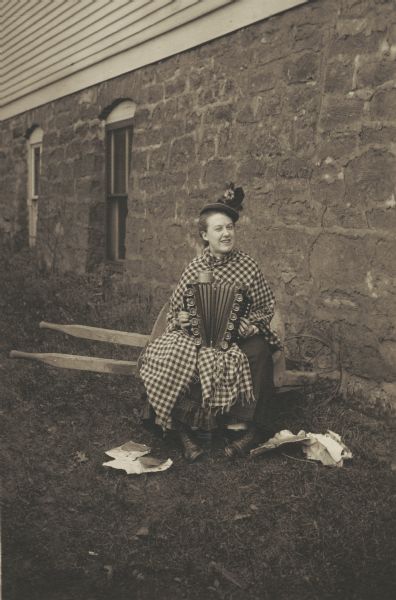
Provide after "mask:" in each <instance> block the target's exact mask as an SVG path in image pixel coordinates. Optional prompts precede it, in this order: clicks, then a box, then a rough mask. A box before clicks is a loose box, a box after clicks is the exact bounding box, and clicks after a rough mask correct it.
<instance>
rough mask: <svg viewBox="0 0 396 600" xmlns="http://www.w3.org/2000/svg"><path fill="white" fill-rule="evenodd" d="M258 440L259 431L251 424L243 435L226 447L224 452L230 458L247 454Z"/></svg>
mask: <svg viewBox="0 0 396 600" xmlns="http://www.w3.org/2000/svg"><path fill="white" fill-rule="evenodd" d="M258 440H259V435H258V431H257V429H256V427H253V426H251V427H249V429H248V430H247V432H246V433H244V434H243V435H242V437H240V438H239V439H237V440H234V441H233V442H231V443H230V444H228V446H226V447H225V448H224V453H225V455H226V456H227V457H228V458H235V457H237V456H246V455H247V454H248V453H249V451H250V450H251V449H252V448H254V446H255V445H256V444H257V442H258Z"/></svg>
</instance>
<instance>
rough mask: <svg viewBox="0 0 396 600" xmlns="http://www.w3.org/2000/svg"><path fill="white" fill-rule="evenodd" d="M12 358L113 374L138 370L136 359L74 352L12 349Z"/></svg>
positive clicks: (128, 373)
mask: <svg viewBox="0 0 396 600" xmlns="http://www.w3.org/2000/svg"><path fill="white" fill-rule="evenodd" d="M10 358H27V359H29V360H35V361H38V362H43V363H45V364H47V365H50V366H51V367H57V368H59V369H76V370H78V371H92V372H94V373H111V374H112V375H134V374H136V372H137V363H136V361H129V360H114V359H111V358H95V357H92V356H77V355H73V354H57V353H39V352H20V351H18V350H11V352H10Z"/></svg>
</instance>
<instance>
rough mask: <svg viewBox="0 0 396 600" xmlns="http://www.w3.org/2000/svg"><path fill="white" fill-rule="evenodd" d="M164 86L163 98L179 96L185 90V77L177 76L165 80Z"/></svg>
mask: <svg viewBox="0 0 396 600" xmlns="http://www.w3.org/2000/svg"><path fill="white" fill-rule="evenodd" d="M164 87H165V99H166V98H170V97H172V96H179V94H183V93H184V92H185V91H186V87H187V79H186V78H184V77H177V78H175V79H173V80H170V81H167V82H166V83H165V84H164Z"/></svg>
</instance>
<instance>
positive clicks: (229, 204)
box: [199, 183, 245, 223]
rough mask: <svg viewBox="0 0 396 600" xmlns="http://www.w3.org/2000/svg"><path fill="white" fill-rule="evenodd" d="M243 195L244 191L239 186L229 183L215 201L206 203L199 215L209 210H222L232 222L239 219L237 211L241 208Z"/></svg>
mask: <svg viewBox="0 0 396 600" xmlns="http://www.w3.org/2000/svg"><path fill="white" fill-rule="evenodd" d="M244 197H245V193H244V191H243V189H242V188H241V187H238V188H236V187H235V185H234V184H233V183H230V184H229V185H228V186H227V188H226V190H225V192H224V194H223V196H222V197H221V198H219V199H218V200H217V201H216V202H212V203H211V204H206V206H204V207H203V208H202V209H201V211H200V213H199V215H200V216H201V215H203V214H204V213H206V212H209V211H215V212H222V213H224V214H226V215H228V216H229V217H230V218H231V219H232V220H233V221H234V223H236V221H238V219H239V212H240V211H241V210H242V208H243V207H242V202H243V199H244Z"/></svg>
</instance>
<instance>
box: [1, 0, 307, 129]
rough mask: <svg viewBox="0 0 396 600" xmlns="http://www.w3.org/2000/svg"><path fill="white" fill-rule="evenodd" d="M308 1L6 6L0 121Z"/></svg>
mask: <svg viewBox="0 0 396 600" xmlns="http://www.w3.org/2000/svg"><path fill="white" fill-rule="evenodd" d="M305 1H306V0H3V2H0V11H1V14H0V119H1V118H7V117H8V116H12V115H13V114H18V112H22V111H23V110H27V109H28V108H31V107H33V106H38V105H39V104H43V103H44V102H47V101H49V100H52V99H54V98H56V97H60V96H62V95H65V94H67V93H71V92H73V91H76V90H78V89H83V88H84V87H87V86H89V85H93V84H94V83H99V82H100V81H104V80H105V79H107V78H109V77H115V76H117V75H120V74H121V73H125V72H127V71H130V70H133V69H135V68H138V67H140V66H144V65H145V64H148V63H149V62H154V61H156V60H161V59H162V58H165V57H167V56H170V55H172V54H174V53H176V52H179V51H183V50H185V49H187V48H191V47H193V46H194V45H198V44H201V43H204V42H206V41H209V40H211V39H214V38H215V37H218V36H220V35H224V34H226V33H229V32H230V31H234V30H235V29H238V28H239V27H243V26H245V25H247V24H250V23H253V22H255V21H257V20H259V19H260V18H266V17H268V16H271V15H272V14H275V13H277V12H281V11H282V10H287V9H288V8H291V7H293V6H296V5H298V4H301V3H303V2H305ZM191 27H193V30H192V29H191ZM4 107H6V108H4Z"/></svg>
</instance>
